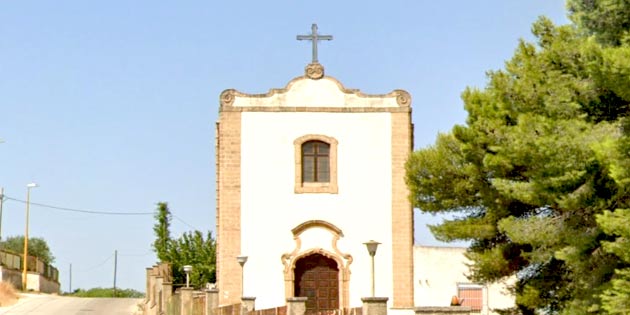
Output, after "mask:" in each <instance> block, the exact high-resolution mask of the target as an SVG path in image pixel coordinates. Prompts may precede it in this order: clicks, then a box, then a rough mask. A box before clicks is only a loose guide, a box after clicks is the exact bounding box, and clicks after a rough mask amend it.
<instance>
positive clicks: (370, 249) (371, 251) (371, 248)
mask: <svg viewBox="0 0 630 315" xmlns="http://www.w3.org/2000/svg"><path fill="white" fill-rule="evenodd" d="M363 244H365V246H366V247H367V250H368V253H369V254H370V257H371V258H372V297H374V255H376V248H378V245H379V244H381V243H379V242H377V241H374V240H370V241H369V242H365V243H363Z"/></svg>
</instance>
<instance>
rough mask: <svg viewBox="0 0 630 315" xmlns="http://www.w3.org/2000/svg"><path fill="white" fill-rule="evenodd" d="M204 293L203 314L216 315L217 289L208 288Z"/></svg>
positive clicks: (217, 303)
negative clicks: (204, 308)
mask: <svg viewBox="0 0 630 315" xmlns="http://www.w3.org/2000/svg"><path fill="white" fill-rule="evenodd" d="M205 293H206V312H205V315H216V314H217V308H218V307H219V289H208V290H206V291H205Z"/></svg>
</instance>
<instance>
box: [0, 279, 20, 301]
mask: <svg viewBox="0 0 630 315" xmlns="http://www.w3.org/2000/svg"><path fill="white" fill-rule="evenodd" d="M18 298H19V295H18V293H17V291H15V288H14V287H13V285H12V284H11V283H8V282H0V306H8V305H13V304H15V302H17V300H18Z"/></svg>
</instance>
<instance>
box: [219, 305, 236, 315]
mask: <svg viewBox="0 0 630 315" xmlns="http://www.w3.org/2000/svg"><path fill="white" fill-rule="evenodd" d="M216 314H217V315H240V314H241V304H240V303H238V304H232V305H225V306H221V307H219V308H217V313H216Z"/></svg>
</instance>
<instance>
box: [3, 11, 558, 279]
mask: <svg viewBox="0 0 630 315" xmlns="http://www.w3.org/2000/svg"><path fill="white" fill-rule="evenodd" d="M540 15H546V16H548V17H550V18H551V19H552V20H554V21H556V22H557V23H561V24H564V23H566V22H567V19H566V12H565V9H564V1H563V0H513V1H505V0H482V1H456V0H447V1H428V0H414V1H378V2H377V1H316V2H313V1H177V2H174V1H148V0H134V1H127V0H124V1H119V0H110V1H79V0H76V1H65V0H59V1H27V0H23V1H2V3H0V139H3V140H4V143H2V144H0V186H1V187H4V188H5V194H6V195H7V196H9V197H11V198H16V199H25V198H26V184H27V183H29V182H31V181H34V182H37V183H38V184H39V185H40V187H38V188H35V189H34V190H32V195H31V200H32V201H33V202H36V203H43V204H49V205H54V206H59V207H67V208H76V209H86V210H98V211H115V212H152V211H153V210H154V209H155V203H156V202H158V201H167V202H169V204H170V207H171V210H172V212H173V213H174V214H175V215H176V216H177V218H178V219H175V220H174V221H173V226H172V232H173V234H174V236H178V235H180V234H181V233H183V232H184V231H187V230H190V229H191V226H192V227H194V228H195V229H199V230H212V231H214V224H215V222H214V217H215V173H214V123H215V121H216V119H217V112H218V96H219V93H220V92H221V91H222V90H224V89H228V88H235V89H238V90H240V91H243V92H250V93H263V92H266V91H267V90H268V89H270V88H278V87H284V86H285V84H286V83H287V82H288V81H289V80H290V79H292V78H294V77H296V76H300V75H302V74H303V68H304V66H305V65H306V64H307V63H308V62H309V61H310V58H311V57H310V52H311V48H310V45H309V43H307V42H299V41H296V40H295V36H296V35H297V34H307V33H308V32H309V31H310V26H311V23H314V22H316V23H318V25H319V30H320V33H321V34H332V35H333V36H334V40H333V41H332V42H323V43H321V45H320V52H319V59H320V62H321V63H322V64H323V65H324V66H325V69H326V74H327V75H331V76H334V77H336V78H337V79H339V80H341V82H343V83H344V84H345V86H346V87H348V88H359V89H361V90H362V91H364V92H367V93H387V92H389V91H391V90H393V89H405V90H407V91H409V92H410V93H411V95H412V97H413V120H414V123H415V144H416V148H420V147H425V146H427V145H430V144H431V143H433V141H434V139H435V136H436V134H437V133H438V132H445V131H448V130H450V129H451V127H452V126H453V125H455V124H461V123H464V121H465V118H466V113H465V112H464V110H463V106H462V101H461V99H460V94H461V92H462V91H463V90H464V88H465V87H466V86H477V87H483V86H484V85H485V82H486V77H485V72H486V71H488V70H494V69H500V68H502V67H503V64H504V61H505V60H507V59H509V58H510V57H511V56H512V53H513V51H514V49H515V47H516V45H517V43H518V39H519V38H525V39H531V38H532V37H531V35H530V27H531V23H532V22H534V21H535V20H536V18H537V17H538V16H540ZM24 209H25V206H24V204H23V203H20V202H17V201H13V200H7V201H6V202H5V204H4V214H3V218H2V236H3V237H6V236H11V235H18V234H20V235H21V234H23V233H24V221H25V219H24V212H25V210H24ZM416 217H417V219H416V242H417V243H420V244H436V241H434V240H433V239H432V237H431V236H430V234H429V233H428V232H427V229H426V228H425V227H424V226H425V225H426V223H427V222H435V221H436V220H438V219H436V218H433V217H427V216H419V215H417V216H416ZM153 223H154V221H153V217H152V216H151V215H141V216H110V215H90V214H83V213H76V212H67V211H60V210H55V209H52V208H45V207H40V206H33V207H32V208H31V220H30V234H31V236H38V237H43V238H45V239H46V240H47V241H48V243H49V245H50V247H51V248H52V251H53V253H54V255H55V256H56V257H57V260H56V265H57V267H58V268H59V269H60V272H61V276H60V277H61V281H62V289H63V290H64V291H65V290H68V288H69V283H68V282H69V281H68V278H69V273H68V269H69V265H70V264H72V266H73V281H72V288H73V289H76V288H79V287H81V288H90V287H97V286H101V287H111V286H112V285H113V257H112V256H113V253H114V250H118V251H119V257H118V283H117V284H118V285H119V286H121V287H125V288H134V289H138V290H142V291H144V285H145V284H144V283H145V281H144V275H145V271H144V270H145V267H147V266H150V265H152V264H153V263H155V261H156V258H155V255H154V254H153V253H152V251H151V247H150V244H151V242H152V241H153V239H154V236H153V231H152V226H153Z"/></svg>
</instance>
